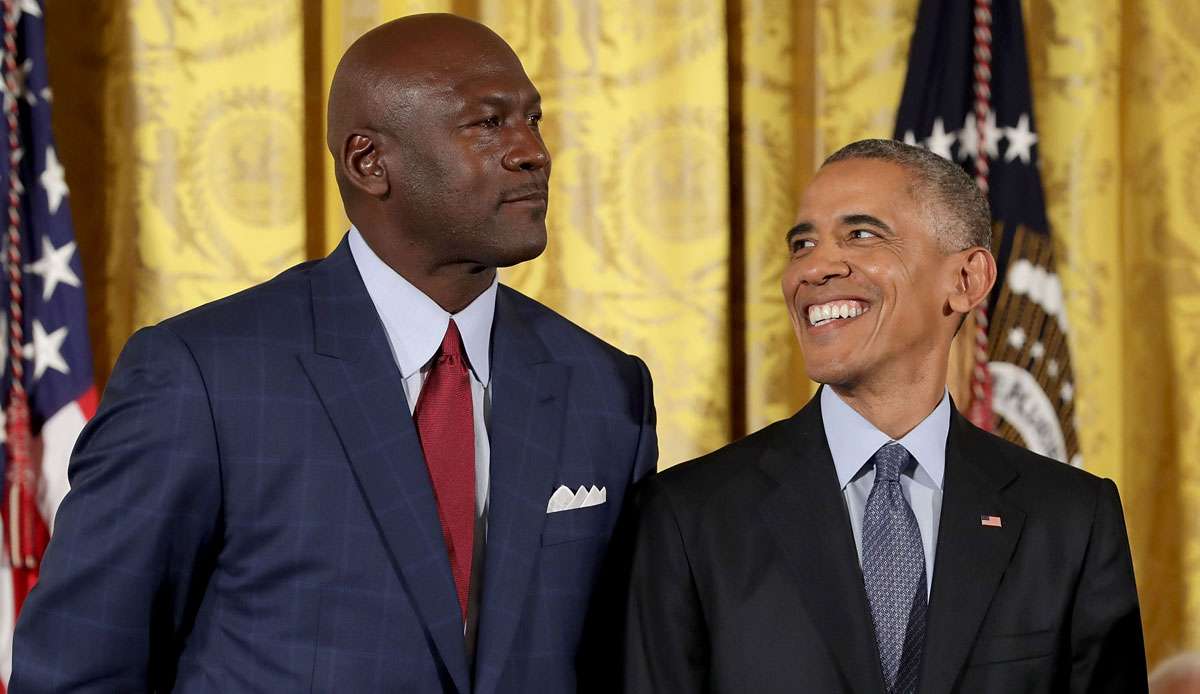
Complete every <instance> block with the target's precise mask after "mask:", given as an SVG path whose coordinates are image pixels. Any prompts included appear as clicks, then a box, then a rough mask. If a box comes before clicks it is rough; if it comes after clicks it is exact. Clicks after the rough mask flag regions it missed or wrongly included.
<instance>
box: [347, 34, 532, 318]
mask: <svg viewBox="0 0 1200 694" xmlns="http://www.w3.org/2000/svg"><path fill="white" fill-rule="evenodd" d="M541 118H542V112H541V95H540V94H538V91H537V89H536V88H535V87H534V86H533V83H532V82H530V81H529V76H528V75H526V74H525V68H524V67H522V66H521V61H520V59H519V58H517V55H516V53H514V52H513V50H512V48H510V47H509V46H508V44H507V43H505V42H504V39H502V38H500V37H499V36H498V35H497V34H496V33H495V32H493V31H492V30H491V29H488V28H487V27H485V26H483V25H482V24H479V23H478V22H473V21H471V20H469V19H464V18H462V17H456V16H454V15H449V14H423V15H414V16H411V17H404V18H401V19H397V20H395V21H392V22H388V23H387V24H384V25H382V26H379V27H376V28H375V29H372V30H371V31H369V32H367V33H366V34H364V35H363V36H362V37H360V38H359V39H358V40H357V41H355V42H354V44H353V45H351V46H350V48H349V49H348V50H347V51H346V54H345V55H344V56H343V57H342V60H341V61H340V62H339V63H338V66H337V70H336V71H335V72H334V75H333V81H332V84H331V85H330V89H329V119H328V131H327V134H326V141H327V144H328V146H329V152H330V154H332V155H333V162H334V171H335V175H336V178H337V183H338V190H339V191H340V192H341V195H342V202H343V204H344V205H345V208H346V215H347V216H348V217H349V218H350V221H351V222H352V223H353V224H354V226H355V227H356V228H357V229H358V230H359V232H360V233H361V234H362V237H363V239H364V240H365V241H366V242H367V244H368V245H369V246H370V247H371V249H372V251H374V252H375V254H376V255H377V256H379V258H380V259H381V260H383V261H384V262H385V263H387V264H388V266H390V267H391V268H392V269H393V270H395V271H396V272H397V273H399V274H400V275H401V276H403V277H404V278H405V279H407V280H408V281H409V282H411V283H412V284H413V285H415V286H416V287H417V288H418V289H421V291H423V292H425V293H426V294H427V295H428V296H430V297H432V298H434V300H435V301H437V302H438V303H439V304H440V305H442V307H443V308H446V309H447V310H449V311H451V312H453V311H454V310H457V309H456V308H455V307H458V308H461V307H462V306H465V305H466V304H467V303H468V302H469V301H470V300H471V299H473V298H474V297H475V296H477V295H478V294H479V293H480V292H482V291H483V290H484V289H486V288H487V286H489V285H490V283H491V281H492V279H493V278H494V277H495V269H496V268H497V267H504V266H508V265H513V264H516V263H520V262H524V261H526V260H529V259H531V258H534V257H537V256H538V255H539V254H541V252H542V251H543V250H544V249H545V247H546V210H547V206H548V204H549V187H548V186H549V177H550V153H549V152H548V151H547V150H546V146H545V144H544V143H543V142H542V135H541V132H540V130H539V122H540V121H541Z"/></svg>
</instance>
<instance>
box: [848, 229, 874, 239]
mask: <svg viewBox="0 0 1200 694" xmlns="http://www.w3.org/2000/svg"><path fill="white" fill-rule="evenodd" d="M876 237H877V234H876V233H875V232H873V231H868V230H866V229H855V230H854V231H852V232H850V238H852V239H873V238H876Z"/></svg>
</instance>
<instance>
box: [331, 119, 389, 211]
mask: <svg viewBox="0 0 1200 694" xmlns="http://www.w3.org/2000/svg"><path fill="white" fill-rule="evenodd" d="M380 139H381V138H380V136H379V134H378V133H374V132H369V131H363V132H353V133H350V135H348V136H347V137H346V140H345V143H344V144H343V145H342V161H341V165H342V169H343V170H344V171H345V172H346V179H347V180H348V181H349V182H350V184H351V185H353V186H354V187H355V188H358V189H359V190H361V191H363V192H364V193H366V194H367V195H370V196H371V197H373V198H379V199H383V198H386V197H387V195H388V193H389V192H390V191H391V182H390V181H389V180H388V171H387V165H386V164H385V163H384V161H383V156H382V153H381V152H380V151H379V147H378V144H377V143H378V142H379V141H380Z"/></svg>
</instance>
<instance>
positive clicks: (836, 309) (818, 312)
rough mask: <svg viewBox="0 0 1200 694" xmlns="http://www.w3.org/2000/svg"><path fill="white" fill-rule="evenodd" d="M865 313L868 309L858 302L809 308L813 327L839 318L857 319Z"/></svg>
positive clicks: (834, 303) (832, 303) (810, 322)
mask: <svg viewBox="0 0 1200 694" xmlns="http://www.w3.org/2000/svg"><path fill="white" fill-rule="evenodd" d="M865 312H866V307H864V306H861V305H860V304H858V302H845V303H838V302H830V303H828V304H822V305H820V306H809V307H808V322H809V324H811V325H820V324H822V323H825V322H827V321H830V320H835V319H839V318H857V317H859V316H861V315H862V314H863V313H865Z"/></svg>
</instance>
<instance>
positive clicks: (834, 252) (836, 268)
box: [800, 243, 850, 285]
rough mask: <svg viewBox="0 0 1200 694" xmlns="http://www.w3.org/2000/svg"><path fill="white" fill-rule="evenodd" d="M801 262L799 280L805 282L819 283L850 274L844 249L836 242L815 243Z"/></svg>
mask: <svg viewBox="0 0 1200 694" xmlns="http://www.w3.org/2000/svg"><path fill="white" fill-rule="evenodd" d="M801 262H802V266H801V268H802V269H801V272H800V281H801V282H804V283H805V284H812V285H821V284H825V283H826V282H828V281H829V280H831V279H834V278H837V277H846V276H847V275H849V274H850V264H849V263H847V262H846V255H845V249H843V248H841V247H840V246H838V245H837V244H836V243H819V244H817V246H816V248H813V249H812V250H811V251H809V253H808V255H807V256H805V258H804V259H803V260H802V261H801Z"/></svg>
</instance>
